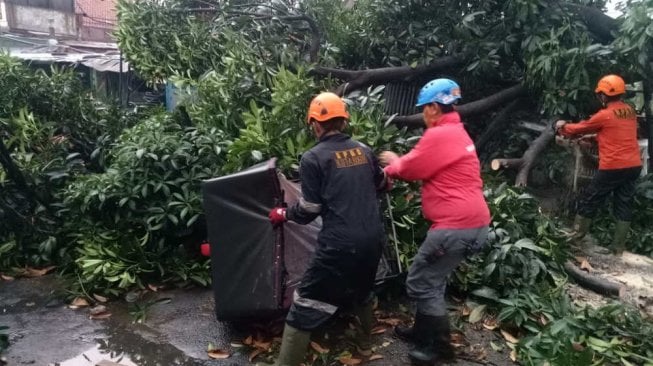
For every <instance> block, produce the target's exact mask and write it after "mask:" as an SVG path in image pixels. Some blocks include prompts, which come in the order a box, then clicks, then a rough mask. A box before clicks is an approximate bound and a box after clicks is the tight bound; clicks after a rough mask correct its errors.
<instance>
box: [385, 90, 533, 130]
mask: <svg viewBox="0 0 653 366" xmlns="http://www.w3.org/2000/svg"><path fill="white" fill-rule="evenodd" d="M526 92H527V89H526V87H524V86H523V85H521V84H519V85H515V86H513V87H510V88H508V89H504V90H502V91H500V92H498V93H495V94H492V95H490V96H489V97H487V98H483V99H479V100H476V101H473V102H469V103H466V104H462V105H460V106H458V107H456V110H457V111H458V113H460V115H461V117H463V118H465V117H467V116H474V115H478V114H481V113H483V112H487V111H489V110H492V109H495V108H497V107H498V106H500V105H502V104H505V103H507V102H509V101H511V100H514V99H516V98H519V97H521V96H524V95H525V94H526ZM392 122H393V123H395V124H396V125H397V126H398V127H407V128H408V129H413V128H422V127H424V122H423V121H422V114H421V113H417V114H413V115H410V116H397V117H395V118H394V120H393V121H392Z"/></svg>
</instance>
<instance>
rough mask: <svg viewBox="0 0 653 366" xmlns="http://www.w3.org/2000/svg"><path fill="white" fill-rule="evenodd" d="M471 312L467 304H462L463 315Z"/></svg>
mask: <svg viewBox="0 0 653 366" xmlns="http://www.w3.org/2000/svg"><path fill="white" fill-rule="evenodd" d="M471 312H472V310H471V309H470V308H469V306H467V305H464V306H463V309H462V314H463V316H467V315H469V314H470V313H471Z"/></svg>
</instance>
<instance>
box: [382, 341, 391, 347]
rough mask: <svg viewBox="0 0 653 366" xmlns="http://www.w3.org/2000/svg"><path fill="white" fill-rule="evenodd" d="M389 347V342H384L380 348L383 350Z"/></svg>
mask: <svg viewBox="0 0 653 366" xmlns="http://www.w3.org/2000/svg"><path fill="white" fill-rule="evenodd" d="M389 345H390V342H388V341H385V342H383V344H381V347H383V348H385V347H388V346H389Z"/></svg>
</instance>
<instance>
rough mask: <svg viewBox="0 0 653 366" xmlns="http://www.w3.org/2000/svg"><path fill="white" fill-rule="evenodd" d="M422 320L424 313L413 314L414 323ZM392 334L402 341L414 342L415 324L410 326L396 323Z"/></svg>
mask: <svg viewBox="0 0 653 366" xmlns="http://www.w3.org/2000/svg"><path fill="white" fill-rule="evenodd" d="M422 322H424V315H422V314H420V313H417V314H415V324H417V323H422ZM394 334H395V336H396V337H397V338H399V339H401V340H402V341H405V342H409V343H415V326H414V325H413V326H412V327H408V326H403V325H397V326H396V327H395V329H394Z"/></svg>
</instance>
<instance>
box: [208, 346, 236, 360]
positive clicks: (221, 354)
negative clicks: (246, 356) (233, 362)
mask: <svg viewBox="0 0 653 366" xmlns="http://www.w3.org/2000/svg"><path fill="white" fill-rule="evenodd" d="M207 354H208V355H209V357H210V358H213V359H215V360H224V359H225V358H229V357H231V354H230V353H229V352H227V351H223V350H220V349H214V350H213V351H208V352H207Z"/></svg>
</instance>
